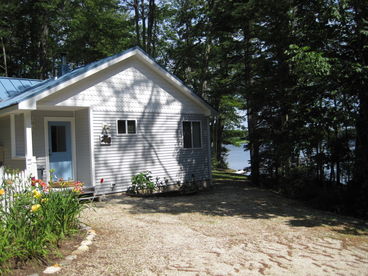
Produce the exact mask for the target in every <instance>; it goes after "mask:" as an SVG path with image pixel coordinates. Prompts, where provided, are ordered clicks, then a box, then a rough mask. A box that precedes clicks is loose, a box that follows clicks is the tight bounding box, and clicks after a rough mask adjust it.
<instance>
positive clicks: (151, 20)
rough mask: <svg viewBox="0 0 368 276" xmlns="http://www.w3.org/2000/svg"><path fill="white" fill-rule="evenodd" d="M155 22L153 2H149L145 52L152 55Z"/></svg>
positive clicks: (150, 0)
mask: <svg viewBox="0 0 368 276" xmlns="http://www.w3.org/2000/svg"><path fill="white" fill-rule="evenodd" d="M154 22H155V0H149V4H148V26H147V52H148V54H149V55H151V56H152V54H153V52H152V51H153V30H154Z"/></svg>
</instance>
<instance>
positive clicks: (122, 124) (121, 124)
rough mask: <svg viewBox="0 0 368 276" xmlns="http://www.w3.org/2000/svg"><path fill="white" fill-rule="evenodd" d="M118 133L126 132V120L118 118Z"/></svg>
mask: <svg viewBox="0 0 368 276" xmlns="http://www.w3.org/2000/svg"><path fill="white" fill-rule="evenodd" d="M118 134H126V120H118Z"/></svg>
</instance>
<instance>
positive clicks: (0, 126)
mask: <svg viewBox="0 0 368 276" xmlns="http://www.w3.org/2000/svg"><path fill="white" fill-rule="evenodd" d="M0 130H1V131H0V146H2V148H3V150H2V152H1V154H2V156H1V157H0V160H2V161H3V162H4V165H5V166H6V167H7V168H11V169H19V170H24V169H25V162H24V159H12V155H11V137H10V116H4V117H1V118H0ZM23 150H24V146H23Z"/></svg>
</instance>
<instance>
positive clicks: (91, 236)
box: [86, 234, 96, 241]
mask: <svg viewBox="0 0 368 276" xmlns="http://www.w3.org/2000/svg"><path fill="white" fill-rule="evenodd" d="M95 237H96V235H93V234H89V235H88V236H87V237H86V240H87V241H92V240H93V239H94V238H95Z"/></svg>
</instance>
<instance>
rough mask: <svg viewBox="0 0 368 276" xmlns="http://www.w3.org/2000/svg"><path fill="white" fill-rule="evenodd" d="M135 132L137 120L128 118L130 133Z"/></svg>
mask: <svg viewBox="0 0 368 276" xmlns="http://www.w3.org/2000/svg"><path fill="white" fill-rule="evenodd" d="M135 133H136V129H135V121H133V120H128V134H135Z"/></svg>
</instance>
